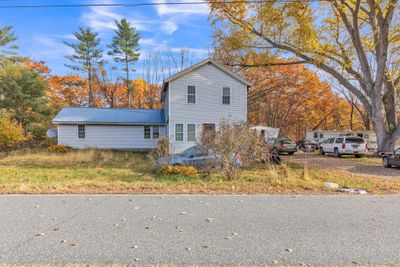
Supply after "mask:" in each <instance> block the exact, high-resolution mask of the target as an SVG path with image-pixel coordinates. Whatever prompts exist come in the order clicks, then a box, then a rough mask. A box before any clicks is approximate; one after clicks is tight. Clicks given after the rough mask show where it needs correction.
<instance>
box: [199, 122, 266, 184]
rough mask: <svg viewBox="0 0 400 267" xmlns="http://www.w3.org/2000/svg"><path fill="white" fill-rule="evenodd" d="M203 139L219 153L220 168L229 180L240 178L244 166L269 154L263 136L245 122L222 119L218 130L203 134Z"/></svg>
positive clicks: (204, 143)
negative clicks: (207, 134)
mask: <svg viewBox="0 0 400 267" xmlns="http://www.w3.org/2000/svg"><path fill="white" fill-rule="evenodd" d="M201 141H202V144H203V145H204V146H206V147H208V148H210V149H211V150H212V151H214V152H215V153H216V154H217V155H218V157H219V159H220V164H219V166H218V170H219V171H220V172H221V173H222V175H223V176H224V177H225V179H227V180H233V179H237V178H239V177H240V174H241V172H242V167H247V166H248V165H249V164H250V163H251V162H254V161H265V158H266V155H267V150H266V148H265V145H264V140H263V139H262V137H261V136H259V135H258V134H257V133H256V132H254V131H251V130H250V128H249V127H248V125H247V124H245V123H229V122H227V121H222V122H221V123H220V124H219V126H218V131H217V132H215V133H214V134H212V135H209V136H203V137H202V139H201ZM238 160H240V163H241V164H238Z"/></svg>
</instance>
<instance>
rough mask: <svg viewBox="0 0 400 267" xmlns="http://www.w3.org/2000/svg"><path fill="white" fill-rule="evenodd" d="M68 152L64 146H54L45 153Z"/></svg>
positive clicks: (67, 148)
mask: <svg viewBox="0 0 400 267" xmlns="http://www.w3.org/2000/svg"><path fill="white" fill-rule="evenodd" d="M70 150H71V149H70V148H69V147H67V146H64V145H54V146H49V147H48V148H47V151H48V152H51V153H67V152H69V151H70Z"/></svg>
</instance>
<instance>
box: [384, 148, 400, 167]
mask: <svg viewBox="0 0 400 267" xmlns="http://www.w3.org/2000/svg"><path fill="white" fill-rule="evenodd" d="M392 166H396V167H400V148H398V149H396V150H395V151H393V153H385V154H383V167H385V168H390V167H392Z"/></svg>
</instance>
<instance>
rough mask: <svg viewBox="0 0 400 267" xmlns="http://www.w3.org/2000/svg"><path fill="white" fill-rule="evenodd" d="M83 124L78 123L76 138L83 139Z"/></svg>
mask: <svg viewBox="0 0 400 267" xmlns="http://www.w3.org/2000/svg"><path fill="white" fill-rule="evenodd" d="M85 136H86V133H85V125H78V138H79V139H85Z"/></svg>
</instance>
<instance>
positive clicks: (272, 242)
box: [0, 195, 400, 266]
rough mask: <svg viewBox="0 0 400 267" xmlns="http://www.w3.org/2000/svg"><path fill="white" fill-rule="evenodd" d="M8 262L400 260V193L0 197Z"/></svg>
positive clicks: (0, 256)
mask: <svg viewBox="0 0 400 267" xmlns="http://www.w3.org/2000/svg"><path fill="white" fill-rule="evenodd" d="M0 216H1V217H0V218H1V219H0V239H1V242H0V265H1V264H19V265H23V264H49V265H50V266H52V265H56V264H58V265H64V264H67V265H68V264H74V263H76V264H90V263H92V264H101V265H111V264H113V263H116V264H138V265H140V266H147V265H148V264H164V263H165V264H174V265H178V266H188V265H215V266H218V265H235V266H239V265H244V266H248V265H263V266H265V265H280V266H282V265H300V264H311V265H318V266H319V265H324V266H325V265H339V266H349V265H353V264H359V265H368V264H376V265H383V264H387V265H392V266H398V265H399V264H400V253H399V251H400V232H399V221H400V197H399V196H261V195H258V196H246V195H241V196H185V195H179V196H174V195H167V196H161V195H152V196H145V195H135V196H129V195H103V196H95V195H89V196H84V195H81V196H71V195H70V196H48V195H47V196H18V195H16V196H0Z"/></svg>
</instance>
